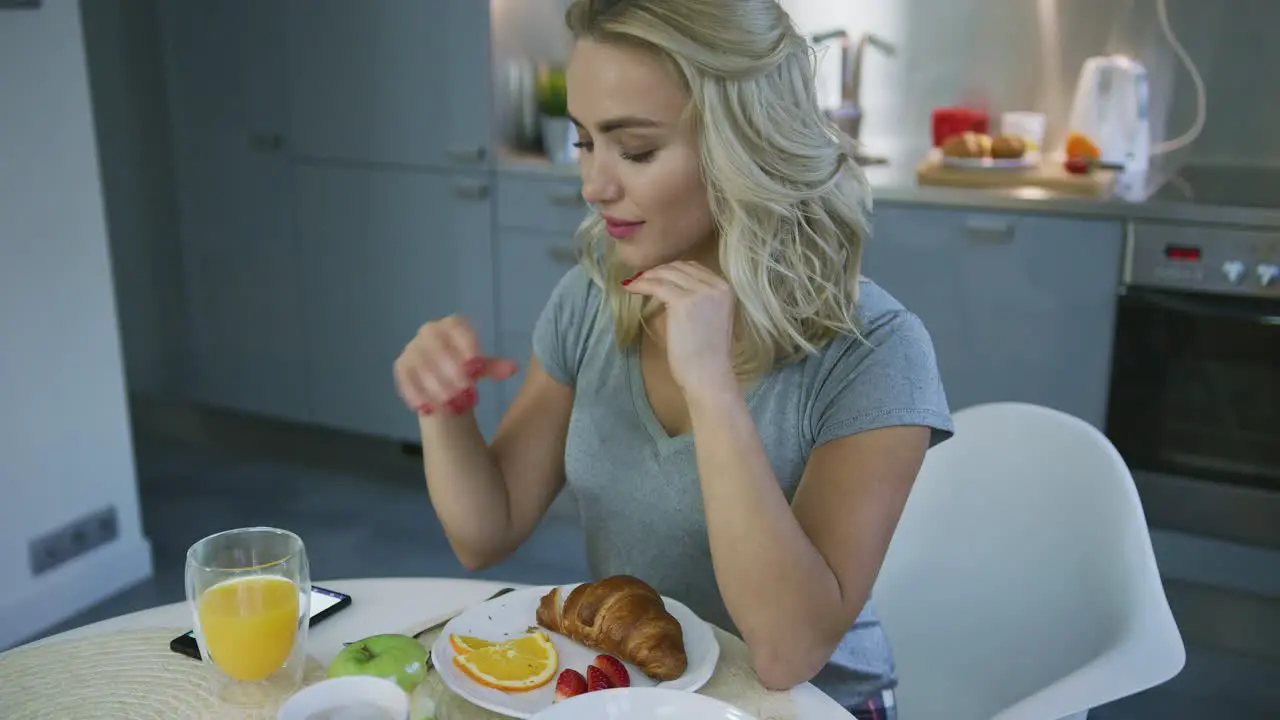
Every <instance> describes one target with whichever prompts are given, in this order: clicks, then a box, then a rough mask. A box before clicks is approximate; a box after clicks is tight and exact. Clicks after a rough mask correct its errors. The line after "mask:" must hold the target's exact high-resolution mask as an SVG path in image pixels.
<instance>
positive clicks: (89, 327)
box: [0, 0, 151, 648]
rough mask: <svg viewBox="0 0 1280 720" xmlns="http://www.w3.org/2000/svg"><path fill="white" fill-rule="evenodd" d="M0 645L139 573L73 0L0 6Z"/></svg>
mask: <svg viewBox="0 0 1280 720" xmlns="http://www.w3.org/2000/svg"><path fill="white" fill-rule="evenodd" d="M0 98H4V101H3V102H2V103H0V128H3V131H0V257H3V262H0V338H3V348H4V350H3V352H2V353H0V398H4V403H3V405H2V406H0V428H2V429H3V432H0V492H2V493H3V500H2V501H0V648H4V647H6V646H8V645H10V644H12V643H13V642H15V641H17V640H19V639H21V638H23V637H26V636H29V635H31V634H33V633H35V632H37V631H39V630H40V629H42V628H44V627H46V626H48V625H50V624H53V623H55V622H58V621H60V620H62V619H64V618H66V617H68V616H70V615H72V614H74V613H76V612H78V611H80V610H82V609H84V608H86V607H88V606H90V605H92V604H94V603H96V602H97V601H99V600H102V599H103V598H105V597H107V596H109V595H112V594H114V593H115V592H117V591H119V590H121V589H123V588H125V587H127V586H129V585H132V584H134V583H136V582H138V581H140V580H142V579H144V578H146V577H147V576H149V575H150V573H151V556H150V548H149V546H148V543H147V540H146V539H145V538H144V537H143V536H142V531H141V527H140V524H139V520H138V497H137V487H136V479H135V478H136V475H135V469H134V464H133V453H132V445H131V439H130V434H129V417H128V411H127V409H126V404H125V385H124V374H123V369H122V367H121V361H120V341H119V336H118V329H117V325H116V307H115V300H114V297H113V287H112V278H111V266H110V261H109V259H108V250H107V234H106V227H105V223H104V219H103V216H104V211H103V201H102V190H101V183H100V181H99V168H98V162H97V149H96V147H95V141H94V129H93V118H92V114H91V113H92V111H91V107H90V100H89V87H88V81H87V78H86V71H85V54H84V49H83V45H82V41H81V24H80V9H79V5H78V4H77V3H75V2H67V1H65V0H59V1H56V2H46V3H44V7H43V8H42V9H40V10H14V11H0ZM108 505H114V506H115V507H116V509H117V512H118V515H119V538H118V539H117V540H116V541H114V542H111V543H108V544H106V545H104V546H102V547H99V548H98V549H96V550H92V551H90V552H89V553H87V554H85V555H82V556H80V557H79V558H77V559H74V560H71V561H70V562H68V563H66V564H64V565H62V566H60V567H57V568H55V569H53V570H50V571H49V572H47V573H45V574H43V575H41V576H39V577H33V576H32V574H31V572H30V569H29V566H28V554H27V553H28V549H27V548H28V541H29V540H30V538H32V537H34V536H37V535H40V534H42V533H44V532H46V531H48V530H50V529H53V528H56V527H59V526H62V525H63V524H65V523H66V522H68V521H70V520H72V519H75V518H78V517H80V516H82V515H85V514H87V513H89V512H92V511H95V510H97V509H99V508H102V507H105V506H108Z"/></svg>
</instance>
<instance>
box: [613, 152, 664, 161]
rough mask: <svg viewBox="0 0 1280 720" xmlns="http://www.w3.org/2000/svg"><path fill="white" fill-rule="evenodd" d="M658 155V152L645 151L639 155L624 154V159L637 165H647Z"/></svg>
mask: <svg viewBox="0 0 1280 720" xmlns="http://www.w3.org/2000/svg"><path fill="white" fill-rule="evenodd" d="M657 154H658V151H657V150H645V151H644V152H638V153H631V152H624V153H622V159H623V160H628V161H630V162H635V163H646V162H649V161H650V160H652V159H653V156H654V155H657Z"/></svg>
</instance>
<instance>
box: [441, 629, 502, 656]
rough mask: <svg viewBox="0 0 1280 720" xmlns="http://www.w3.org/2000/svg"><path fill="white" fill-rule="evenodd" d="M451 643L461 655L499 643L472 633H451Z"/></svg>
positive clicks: (454, 649)
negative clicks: (474, 635)
mask: <svg viewBox="0 0 1280 720" xmlns="http://www.w3.org/2000/svg"><path fill="white" fill-rule="evenodd" d="M449 644H450V645H452V646H453V651H454V652H456V653H458V654H459V655H466V654H467V653H469V652H471V651H472V650H479V649H480V648H487V647H492V646H494V645H498V644H499V643H496V642H493V641H490V640H484V639H481V638H478V637H471V636H470V635H454V634H452V633H450V635H449Z"/></svg>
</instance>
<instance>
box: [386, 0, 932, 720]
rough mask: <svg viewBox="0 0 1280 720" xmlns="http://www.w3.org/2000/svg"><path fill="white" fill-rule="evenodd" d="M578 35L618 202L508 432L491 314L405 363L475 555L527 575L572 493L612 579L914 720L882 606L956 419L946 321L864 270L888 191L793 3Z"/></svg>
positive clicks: (588, 135)
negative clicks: (826, 81)
mask: <svg viewBox="0 0 1280 720" xmlns="http://www.w3.org/2000/svg"><path fill="white" fill-rule="evenodd" d="M567 22H568V25H569V28H570V29H571V30H572V32H573V35H574V37H575V44H574V47H573V49H572V53H571V56H570V60H569V63H568V69H567V78H568V80H567V82H568V94H569V95H568V97H569V110H570V113H571V115H572V117H573V119H574V122H575V123H576V124H577V126H578V131H579V139H580V143H579V146H580V148H581V160H580V163H581V168H580V169H581V175H582V192H583V196H584V197H585V198H586V200H587V201H588V202H589V204H590V206H591V212H590V214H589V217H588V218H587V220H586V221H585V222H584V224H583V225H582V227H581V228H580V230H579V232H578V240H579V241H580V245H581V250H582V254H581V257H582V262H581V265H580V267H576V268H574V269H573V270H571V271H569V272H568V274H566V275H565V276H564V278H563V279H562V280H561V281H560V283H559V285H558V286H557V287H556V288H555V290H554V292H553V293H552V295H551V298H550V300H549V302H548V303H547V305H546V307H545V309H544V310H543V312H542V315H541V318H540V319H539V321H538V323H537V326H536V330H535V334H534V340H533V352H532V357H531V358H530V359H529V365H528V371H527V373H526V376H525V380H524V384H523V386H522V387H521V388H520V390H519V393H518V394H517V396H516V398H515V400H514V401H513V403H512V404H511V407H510V408H509V409H508V411H507V413H506V416H505V417H504V418H503V419H502V422H501V424H500V425H499V427H498V429H497V432H496V434H495V435H494V437H493V440H492V442H491V443H488V444H486V442H485V440H484V438H483V437H482V435H481V434H480V432H479V430H478V429H477V427H476V423H475V420H474V419H473V417H472V416H471V414H470V412H469V410H470V407H471V406H472V405H474V403H475V400H476V397H477V395H476V393H477V390H476V384H477V382H478V381H479V380H481V379H504V378H507V377H510V376H511V375H512V374H513V373H514V372H515V363H514V362H513V361H512V360H510V359H501V358H494V357H491V356H488V355H486V354H485V350H486V349H485V348H481V347H479V346H478V345H477V343H476V339H475V334H474V333H473V332H472V330H471V328H470V326H469V325H468V323H467V321H466V320H465V319H464V318H461V317H456V316H454V317H449V318H445V319H442V320H437V321H434V322H429V323H427V324H426V325H424V326H423V327H422V328H421V330H420V331H419V332H418V334H417V335H416V337H415V338H414V339H413V340H412V341H411V342H410V343H409V344H408V346H407V347H406V348H405V350H404V353H403V355H402V356H401V357H400V358H399V359H398V360H397V362H396V367H395V370H396V378H397V384H398V387H399V390H400V393H401V394H402V396H403V397H404V399H405V401H406V403H407V404H408V405H409V406H410V407H411V408H414V409H415V410H417V411H418V412H419V413H420V416H421V427H422V443H423V448H424V451H425V452H424V455H425V458H426V460H425V465H426V476H427V488H428V490H429V493H430V496H431V501H432V504H433V505H434V507H435V510H436V512H437V514H438V515H439V518H440V521H441V523H442V524H443V526H444V529H445V532H446V533H447V535H448V537H449V542H450V543H451V545H452V547H453V549H454V552H455V553H456V554H457V556H458V557H459V559H460V560H461V561H462V562H463V563H464V564H465V565H466V566H467V567H468V568H472V569H477V568H482V567H485V566H488V565H490V564H493V563H496V562H499V561H501V560H503V559H504V558H506V557H507V556H508V555H509V554H510V553H511V552H512V551H513V550H515V549H516V547H518V546H519V545H520V544H521V543H522V542H523V541H524V540H525V539H526V538H527V537H529V535H530V533H531V532H532V531H533V530H534V528H535V526H536V525H537V524H538V522H539V520H540V519H541V518H542V516H543V514H544V513H545V512H546V510H547V508H548V506H549V505H550V504H551V502H552V500H553V499H554V498H555V497H556V495H557V494H558V493H559V492H560V490H561V489H562V488H563V487H565V486H566V485H568V487H569V488H570V489H571V490H572V494H573V496H574V497H575V498H576V500H577V502H578V506H579V511H580V514H581V518H582V522H583V525H584V529H585V532H586V538H587V556H588V561H589V565H590V569H591V572H592V574H593V575H594V576H596V577H602V576H606V575H611V574H616V573H628V574H632V575H635V576H637V577H640V578H642V579H644V580H645V581H646V582H648V583H649V584H651V585H653V586H654V587H655V588H657V589H658V590H659V591H660V592H662V593H663V594H665V595H668V596H671V597H674V598H677V599H679V600H681V601H683V602H684V603H686V604H688V605H689V606H690V607H692V608H693V609H694V610H695V611H697V612H698V613H699V614H700V615H701V616H702V617H703V618H705V619H707V620H708V621H711V622H713V623H716V624H718V625H720V626H722V627H724V628H726V629H728V630H731V631H733V632H735V633H737V634H739V635H740V636H741V637H742V638H743V639H744V640H745V641H746V644H747V645H748V646H749V648H750V650H751V659H752V663H753V665H754V668H755V670H756V673H757V674H758V675H759V677H760V680H761V681H762V682H763V683H764V684H765V685H767V686H769V687H771V688H789V687H792V686H794V685H797V684H800V683H803V682H805V681H809V680H812V681H814V682H815V684H817V685H818V686H819V687H821V688H822V689H824V690H826V691H827V692H828V693H830V694H831V695H832V696H833V697H835V698H836V699H837V700H838V701H839V702H841V704H843V705H845V706H846V707H848V708H849V709H851V710H853V711H854V712H855V714H859V715H860V716H864V717H879V718H884V717H892V712H893V711H892V705H893V702H892V688H893V686H894V674H893V661H892V656H891V652H890V649H889V644H888V642H887V640H886V638H885V636H884V633H883V632H882V630H881V628H880V626H879V624H878V622H877V621H876V618H875V615H874V613H873V611H872V610H871V608H870V605H869V604H868V596H869V594H870V590H871V587H872V584H873V582H874V581H875V578H876V573H877V572H878V570H879V567H880V563H881V560H882V559H883V557H884V553H885V550H886V548H887V546H888V543H889V539H890V537H891V536H892V535H893V531H894V527H895V525H896V523H897V521H898V517H899V514H900V512H901V510H902V508H903V504H904V502H905V501H906V498H907V494H908V492H909V491H910V489H911V485H912V482H913V481H914V479H915V476H916V473H917V471H918V469H919V467H920V464H921V461H922V460H923V458H924V455H925V451H926V450H927V449H928V448H929V447H930V446H931V445H932V444H934V443H937V442H939V441H941V440H943V439H944V438H946V437H948V436H949V434H950V433H951V430H952V426H951V419H950V414H949V412H948V408H947V402H946V398H945V395H944V392H943V389H942V386H941V383H940V381H939V377H938V371H937V368H936V364H935V360H934V354H933V348H932V344H931V341H930V338H929V336H928V334H927V332H926V331H925V328H924V327H923V326H922V325H921V323H920V321H919V320H918V319H917V318H916V317H915V316H914V315H912V314H911V313H910V312H909V311H908V310H906V309H904V308H903V307H902V306H901V305H899V304H898V303H897V302H896V301H895V300H894V299H893V298H892V297H890V296H889V295H888V294H887V293H886V292H885V291H884V290H882V289H881V288H879V287H877V286H876V285H875V284H873V283H872V282H871V281H869V280H867V279H865V278H862V277H861V276H860V274H859V267H860V257H861V250H862V243H863V241H864V240H865V239H866V238H867V237H868V235H869V222H868V220H869V218H868V213H869V206H870V197H869V191H868V188H867V186H866V184H865V182H864V179H863V177H862V175H861V173H860V171H859V169H858V168H857V166H856V165H854V163H853V162H852V161H851V160H850V158H849V156H848V154H847V153H846V150H845V147H844V146H843V145H842V143H841V142H840V141H839V139H838V138H837V137H836V136H835V135H834V134H833V131H832V130H831V128H830V127H829V123H828V122H827V121H826V119H825V118H824V116H823V114H822V113H821V112H820V111H819V109H818V106H817V102H816V99H815V90H814V87H813V72H812V67H811V60H810V55H809V50H808V47H807V45H806V43H805V41H804V40H803V39H802V37H801V36H800V35H799V34H798V33H797V32H796V30H795V28H794V27H793V25H792V23H791V22H790V19H789V18H788V16H787V15H786V13H785V12H784V11H783V10H782V9H781V8H780V7H779V6H778V5H777V4H776V2H775V0H614V1H612V2H608V1H605V0H577V1H576V2H574V3H573V4H572V5H571V7H570V8H569V10H568V13H567ZM886 706H887V707H886Z"/></svg>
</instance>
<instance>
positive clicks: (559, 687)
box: [556, 668, 587, 702]
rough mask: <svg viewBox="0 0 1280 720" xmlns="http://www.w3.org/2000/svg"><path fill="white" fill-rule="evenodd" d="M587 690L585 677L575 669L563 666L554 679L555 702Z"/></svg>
mask: <svg viewBox="0 0 1280 720" xmlns="http://www.w3.org/2000/svg"><path fill="white" fill-rule="evenodd" d="M586 691H587V679H586V678H584V677H582V673H580V672H578V671H577V670H573V669H570V668H565V669H564V670H563V671H561V672H560V677H559V678H557V679H556V702H559V701H561V700H568V699H569V698H571V697H573V696H574V695H581V694H582V693H584V692H586Z"/></svg>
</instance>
